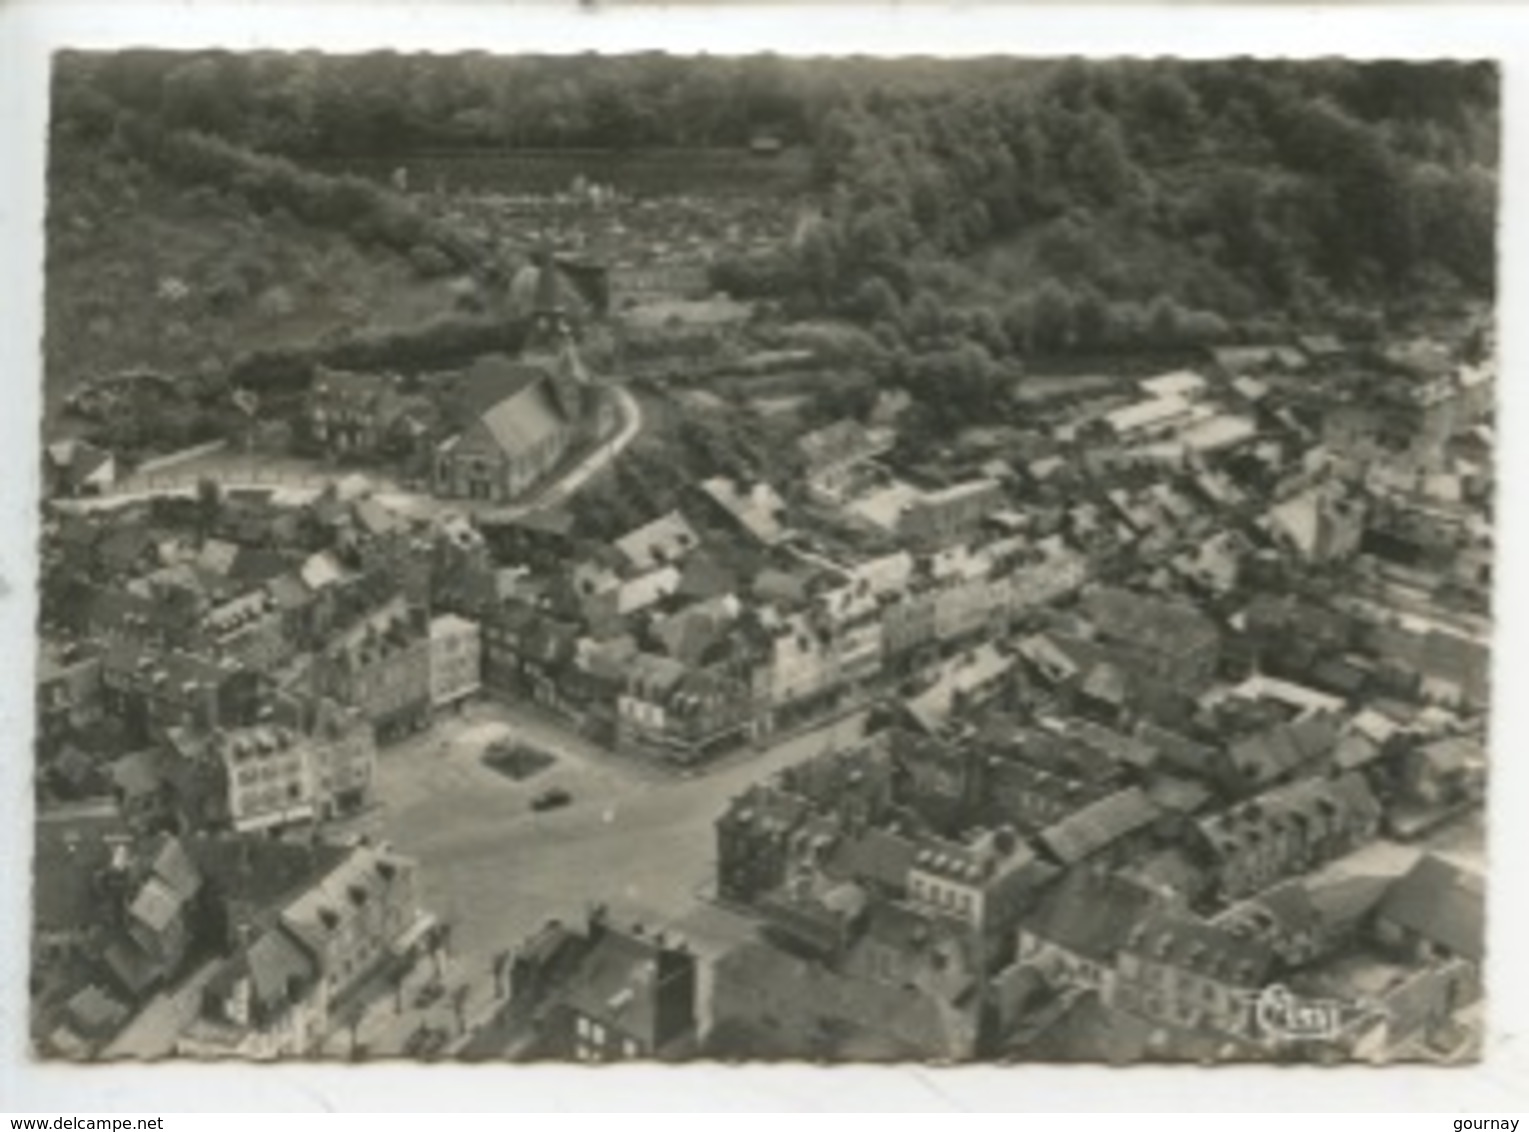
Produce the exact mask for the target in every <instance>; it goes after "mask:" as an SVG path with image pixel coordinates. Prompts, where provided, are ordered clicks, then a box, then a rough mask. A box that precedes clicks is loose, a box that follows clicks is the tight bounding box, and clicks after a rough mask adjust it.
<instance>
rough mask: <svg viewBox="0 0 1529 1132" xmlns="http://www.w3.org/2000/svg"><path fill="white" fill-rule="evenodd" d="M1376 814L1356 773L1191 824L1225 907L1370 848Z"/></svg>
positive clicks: (1291, 788) (1314, 780)
mask: <svg viewBox="0 0 1529 1132" xmlns="http://www.w3.org/2000/svg"><path fill="white" fill-rule="evenodd" d="M1380 818H1381V806H1380V803H1379V802H1378V801H1377V800H1376V798H1375V795H1374V794H1372V793H1371V792H1370V788H1369V786H1368V785H1366V783H1365V780H1364V778H1363V777H1361V776H1360V775H1359V774H1358V773H1355V772H1349V773H1347V774H1343V775H1340V776H1338V777H1336V778H1328V777H1325V776H1314V777H1310V778H1303V779H1299V780H1297V781H1295V782H1292V783H1290V784H1288V785H1285V786H1279V787H1276V788H1274V789H1273V790H1268V791H1265V792H1264V793H1262V794H1259V795H1257V796H1256V797H1254V798H1252V799H1250V800H1248V801H1247V802H1243V803H1241V804H1239V805H1237V806H1234V807H1232V808H1231V809H1229V810H1225V811H1222V812H1221V813H1218V814H1214V815H1212V816H1210V817H1207V818H1203V819H1201V820H1200V821H1199V822H1197V823H1196V824H1195V828H1196V830H1197V831H1198V845H1199V847H1200V851H1201V852H1202V853H1203V855H1204V857H1205V860H1206V862H1207V864H1208V865H1209V867H1210V868H1211V870H1212V874H1213V877H1214V884H1215V888H1216V892H1217V894H1218V895H1219V896H1220V898H1221V899H1224V900H1235V899H1238V898H1240V897H1244V896H1249V895H1252V894H1253V893H1255V892H1258V891H1260V890H1261V889H1264V888H1267V887H1269V886H1270V885H1271V884H1274V883H1276V882H1277V881H1280V880H1283V879H1285V878H1286V877H1289V876H1292V875H1294V874H1296V873H1302V872H1309V871H1311V870H1313V869H1315V868H1318V867H1320V866H1321V865H1324V864H1326V863H1327V862H1328V861H1332V860H1335V859H1336V858H1338V857H1341V856H1343V855H1345V854H1347V853H1350V852H1352V851H1353V850H1355V849H1358V848H1359V847H1361V846H1363V845H1366V844H1368V843H1369V842H1371V841H1372V840H1374V838H1375V836H1376V831H1377V829H1378V827H1379V824H1380Z"/></svg>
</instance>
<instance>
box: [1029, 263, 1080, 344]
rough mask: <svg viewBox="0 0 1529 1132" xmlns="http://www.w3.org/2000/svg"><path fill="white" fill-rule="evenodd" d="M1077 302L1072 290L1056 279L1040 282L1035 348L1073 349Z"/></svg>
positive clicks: (1037, 295)
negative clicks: (1074, 318)
mask: <svg viewBox="0 0 1529 1132" xmlns="http://www.w3.org/2000/svg"><path fill="white" fill-rule="evenodd" d="M1073 310H1074V302H1073V297H1072V292H1070V291H1069V290H1068V289H1067V288H1066V287H1064V286H1063V285H1062V284H1061V283H1059V282H1057V281H1056V280H1055V279H1048V280H1046V282H1045V283H1043V284H1041V287H1040V290H1039V291H1037V292H1036V294H1035V306H1034V313H1033V322H1032V327H1033V338H1034V341H1035V346H1036V349H1038V350H1041V351H1043V352H1049V353H1060V352H1062V351H1066V350H1069V349H1071V348H1072V344H1073V340H1074V333H1075V331H1074V327H1073Z"/></svg>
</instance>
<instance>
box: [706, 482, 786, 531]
mask: <svg viewBox="0 0 1529 1132" xmlns="http://www.w3.org/2000/svg"><path fill="white" fill-rule="evenodd" d="M701 491H702V492H703V493H705V495H706V496H707V498H709V499H710V500H711V501H712V502H713V503H715V504H716V505H717V506H718V507H719V508H721V510H722V511H723V513H724V514H726V515H727V517H728V518H729V519H731V520H732V521H733V522H735V523H737V524H738V526H740V527H742V528H743V530H744V531H745V532H747V533H748V534H749V535H751V536H752V537H753V538H754V539H755V540H757V541H758V542H760V543H762V544H763V545H765V546H774V545H776V544H777V543H779V542H780V541H781V540H782V539H784V538H785V537H786V528H785V526H784V525H783V523H784V519H785V515H786V503H785V500H783V499H782V498H781V497H780V495H779V494H777V492H776V491H775V489H774V488H773V487H771V486H770V485H769V484H767V483H765V482H764V481H762V480H761V481H759V482H758V483H755V484H753V485H751V486H749V485H745V486H740V485H738V484H736V483H735V482H734V481H733V480H731V479H728V478H727V477H725V476H715V477H713V478H712V479H709V480H706V481H705V482H704V483H702V484H701Z"/></svg>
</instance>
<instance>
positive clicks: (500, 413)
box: [478, 383, 564, 455]
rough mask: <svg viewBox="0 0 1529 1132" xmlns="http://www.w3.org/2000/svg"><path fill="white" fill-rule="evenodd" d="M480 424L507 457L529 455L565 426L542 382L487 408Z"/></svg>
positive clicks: (482, 414) (479, 419) (480, 416)
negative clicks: (521, 454)
mask: <svg viewBox="0 0 1529 1132" xmlns="http://www.w3.org/2000/svg"><path fill="white" fill-rule="evenodd" d="M478 424H479V425H481V426H482V428H483V429H484V430H485V431H486V433H487V434H488V436H489V438H490V439H491V440H492V441H493V442H494V444H495V445H496V446H497V447H498V448H499V450H500V451H501V452H504V453H505V454H507V455H514V454H519V453H522V452H529V451H531V450H532V449H535V448H537V447H539V446H540V445H542V444H543V443H545V442H546V441H547V440H549V439H550V438H552V437H553V436H556V435H557V434H558V432H560V431H561V430H562V429H563V427H564V423H563V417H562V414H561V413H560V412H559V411H558V408H557V405H556V403H555V402H554V400H553V398H552V395H551V393H550V392H549V391H548V389H547V387H546V385H545V384H542V383H537V384H535V385H528V386H526V387H525V388H524V389H521V390H520V391H519V392H518V393H514V394H512V395H510V396H508V397H505V398H504V399H503V400H502V401H499V402H497V403H496V404H494V405H493V406H492V407H490V408H488V409H485V410H484V411H483V412H482V413H481V414H479V416H478Z"/></svg>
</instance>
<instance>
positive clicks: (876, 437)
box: [796, 420, 892, 503]
mask: <svg viewBox="0 0 1529 1132" xmlns="http://www.w3.org/2000/svg"><path fill="white" fill-rule="evenodd" d="M796 444H797V448H798V449H799V450H800V451H801V454H802V459H803V461H804V463H805V470H804V474H805V476H806V480H807V487H808V490H809V491H811V492H812V493H813V494H815V495H817V496H818V497H820V498H821V499H823V500H824V501H826V502H829V503H836V502H838V501H839V500H840V499H842V498H843V497H844V496H845V494H846V493H848V492H849V491H850V490H851V489H852V487H853V485H854V483H855V480H856V477H857V473H858V472H859V471H860V469H861V468H862V467H864V466H865V465H866V464H867V463H868V462H870V461H872V460H874V459H875V458H876V457H878V456H880V455H882V454H883V453H885V452H886V451H887V450H888V449H889V448H890V447H891V445H892V435H891V434H890V432H888V431H887V430H885V429H868V428H866V427H865V426H864V425H862V424H860V423H859V422H858V421H853V420H841V421H835V422H834V423H833V424H831V425H827V426H825V427H824V428H820V429H814V430H813V431H812V432H809V433H807V434H806V435H805V436H803V437H801V438H800V439H799V440H798V441H797V442H796Z"/></svg>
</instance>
